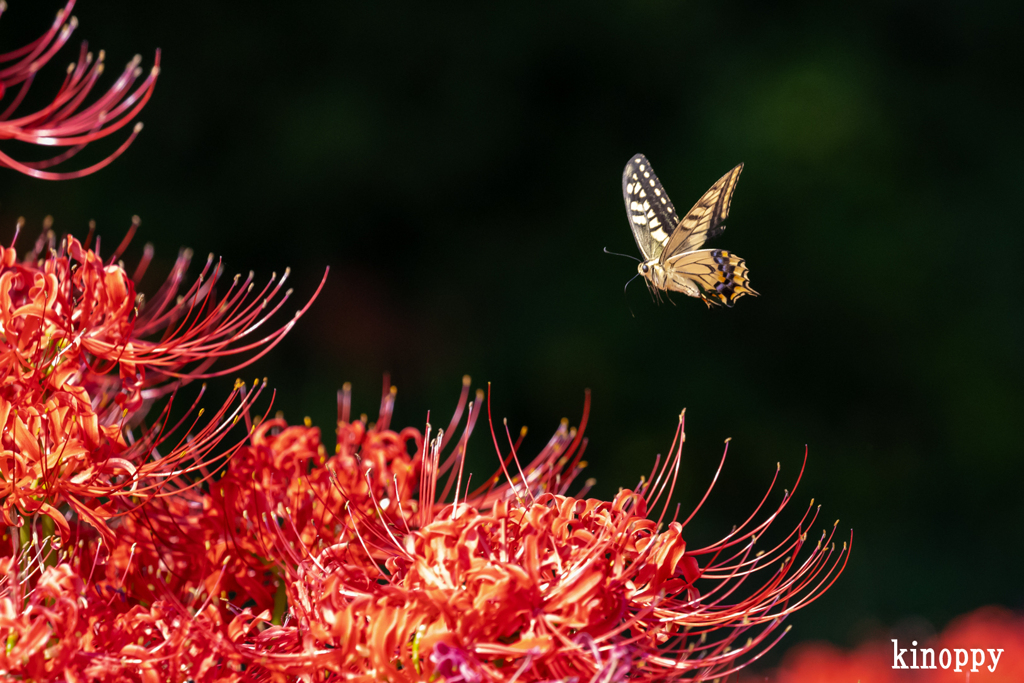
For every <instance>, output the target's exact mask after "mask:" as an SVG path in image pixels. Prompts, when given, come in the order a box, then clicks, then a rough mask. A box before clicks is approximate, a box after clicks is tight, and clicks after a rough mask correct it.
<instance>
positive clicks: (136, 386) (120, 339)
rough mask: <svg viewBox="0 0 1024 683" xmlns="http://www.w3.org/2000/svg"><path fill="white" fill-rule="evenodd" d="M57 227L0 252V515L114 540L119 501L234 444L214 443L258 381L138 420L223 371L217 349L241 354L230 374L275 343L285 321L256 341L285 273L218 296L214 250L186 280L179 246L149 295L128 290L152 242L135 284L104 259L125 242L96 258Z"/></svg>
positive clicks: (134, 500)
mask: <svg viewBox="0 0 1024 683" xmlns="http://www.w3.org/2000/svg"><path fill="white" fill-rule="evenodd" d="M137 224H138V221H137V220H136V221H134V222H133V230H132V231H130V233H131V232H133V231H134V228H135V227H136V226H137ZM52 235H53V233H52V231H47V233H45V234H44V236H43V237H42V238H40V240H38V241H37V243H36V245H35V248H34V249H33V250H32V251H30V252H29V253H28V254H27V255H26V256H25V258H24V259H23V260H21V261H19V260H18V255H17V252H16V250H15V249H14V247H10V248H0V425H2V427H3V437H2V446H3V451H2V453H0V477H2V482H0V492H2V495H0V501H2V502H0V515H2V517H3V520H4V522H5V523H6V524H8V525H9V526H18V525H19V524H21V523H22V521H23V520H24V519H25V518H28V517H31V516H32V515H35V514H37V513H38V514H41V515H44V516H46V517H47V518H48V519H49V520H51V521H52V522H53V523H55V524H56V526H57V532H58V533H57V535H56V537H55V538H54V541H56V542H59V543H65V542H67V541H68V540H69V539H70V534H71V527H70V525H69V522H68V515H67V514H66V511H67V512H72V513H74V514H76V515H77V516H78V517H79V518H80V519H81V520H82V521H83V522H85V523H86V524H88V525H90V526H92V527H93V528H94V529H95V530H96V531H97V533H98V534H99V535H100V536H101V537H102V538H104V539H105V540H106V541H107V542H108V543H112V542H113V541H114V536H115V534H114V531H113V528H112V520H115V519H116V518H117V517H118V516H120V515H121V514H122V513H123V511H124V510H125V509H129V508H134V507H138V506H139V505H142V504H143V503H144V502H145V501H146V500H148V499H149V498H152V497H154V496H161V495H165V494H166V492H167V491H168V490H171V489H173V486H174V485H175V481H176V480H178V479H179V478H180V477H181V476H182V475H184V474H187V473H189V472H192V471H200V470H203V469H204V468H207V467H209V466H210V465H212V464H213V463H214V462H216V461H217V460H218V459H220V458H223V457H224V455H225V453H230V452H231V451H233V450H234V447H232V448H228V449H227V450H226V451H223V450H222V451H218V450H217V448H218V446H219V445H221V442H222V441H223V439H224V437H225V435H226V434H227V432H228V431H229V429H230V427H231V426H232V424H233V423H234V422H235V421H236V420H237V419H238V416H239V415H241V414H242V413H245V412H246V411H247V410H248V409H249V407H250V406H251V405H252V404H253V401H254V400H255V398H256V396H257V395H258V394H259V390H260V388H261V387H260V386H257V387H255V391H253V390H250V391H248V392H247V391H246V390H245V387H244V386H243V385H238V386H236V389H235V391H234V392H232V394H231V396H230V397H229V398H228V400H227V401H226V402H225V403H224V404H223V405H222V406H221V407H220V408H219V409H218V410H217V411H215V413H214V414H213V415H211V416H206V417H205V418H203V419H200V418H199V416H198V415H195V414H194V413H195V411H194V410H188V411H186V412H185V414H184V416H178V417H177V418H176V419H175V421H174V422H172V421H171V414H172V408H173V407H174V403H175V402H174V400H173V397H172V398H171V400H168V401H167V402H166V403H165V404H164V408H163V410H162V411H161V412H160V414H159V415H158V416H157V417H156V419H155V420H154V421H153V424H152V425H151V426H150V427H149V428H144V429H141V430H136V429H134V428H135V427H136V426H137V425H138V424H139V422H140V421H141V420H142V419H143V417H144V416H145V412H146V409H147V408H148V407H149V406H150V405H151V404H152V403H153V401H154V400H155V399H157V398H160V397H161V396H165V395H167V394H173V393H174V391H175V389H176V388H177V387H178V386H180V385H181V384H182V383H183V382H184V381H187V380H192V379H197V378H204V377H209V376H212V375H213V374H218V373H210V372H209V371H208V370H209V367H210V364H211V363H212V362H214V361H215V360H217V359H218V358H219V357H223V356H228V355H234V354H244V355H246V356H247V357H246V358H245V359H244V360H242V361H240V362H239V363H237V364H236V365H234V366H233V367H231V368H228V369H226V370H222V371H220V372H221V373H223V372H232V373H233V372H236V371H237V370H238V369H240V368H241V367H244V366H245V365H247V364H248V363H251V362H252V361H253V360H255V359H256V358H258V357H259V356H260V355H262V354H263V353H265V352H266V351H267V350H269V348H271V347H273V346H274V345H275V344H276V343H277V342H278V341H279V340H280V339H281V338H282V337H283V336H284V334H285V333H287V331H288V330H289V329H291V327H292V326H293V325H294V319H293V320H292V321H289V322H288V323H287V324H285V325H284V326H282V327H280V328H278V329H277V330H274V331H272V332H270V333H269V334H266V335H263V336H262V338H254V337H255V335H256V334H257V331H258V328H259V327H260V326H261V325H262V324H263V323H264V322H265V321H266V320H267V319H268V318H269V317H271V316H272V315H273V314H274V313H276V312H277V311H278V310H279V309H280V308H281V306H283V305H284V303H285V301H287V299H288V297H289V295H290V293H291V292H290V291H289V292H285V293H283V295H282V292H281V289H282V284H283V282H284V280H285V279H286V278H287V272H286V273H285V276H284V277H282V278H276V277H275V278H272V279H271V280H270V282H268V283H267V284H266V285H265V286H264V287H263V288H262V290H259V291H258V292H254V291H253V286H252V275H251V274H250V276H249V277H248V278H246V279H245V280H241V279H240V278H239V277H237V276H236V278H235V279H234V281H233V282H232V283H231V284H230V286H228V287H227V291H226V293H224V294H223V295H222V296H220V297H215V286H216V284H217V283H218V281H219V279H220V276H221V273H222V267H221V265H220V263H215V262H214V259H213V257H212V256H211V257H210V258H209V259H207V262H206V265H205V267H204V268H203V270H202V272H201V273H200V275H199V277H198V278H197V279H196V280H195V282H194V283H193V284H192V285H191V286H189V287H187V288H186V287H184V286H183V284H184V276H185V272H186V269H187V267H188V264H189V261H190V260H191V252H190V251H187V250H186V251H183V252H181V253H180V254H179V256H178V259H177V261H176V263H175V265H174V267H173V269H172V272H171V275H170V277H169V278H168V279H167V281H166V282H165V283H164V285H163V287H162V288H161V289H160V290H159V291H158V292H157V294H156V296H154V297H153V298H152V299H151V300H150V301H148V302H144V301H143V299H142V297H140V296H137V295H136V291H135V287H136V282H137V280H138V278H139V277H141V274H142V273H144V272H145V269H146V266H147V265H148V261H149V258H150V256H151V251H150V250H147V253H146V256H145V257H144V258H143V261H142V262H141V263H140V265H139V268H138V269H136V275H135V278H134V279H133V278H129V277H128V275H127V273H126V272H125V270H124V269H123V268H122V267H120V266H118V265H114V264H113V262H114V261H116V260H117V258H118V256H119V255H120V252H121V251H122V249H123V248H124V247H125V246H126V243H127V240H126V241H125V242H122V245H121V246H120V247H119V248H118V249H117V250H116V251H115V252H114V254H113V255H112V256H111V257H110V259H109V260H108V261H107V262H104V261H103V260H102V259H101V258H100V255H99V253H98V251H97V250H92V249H88V248H86V246H85V245H83V244H82V243H81V242H79V241H78V240H77V239H75V238H74V237H67V238H66V239H63V240H61V241H60V242H59V244H55V243H54V241H53V237H52ZM130 236H131V235H130V234H129V237H130ZM97 249H98V247H97ZM307 307H308V304H307ZM305 310H306V309H305V308H304V309H302V311H299V313H298V314H297V315H301V314H302V312H304V311H305ZM194 407H195V406H193V408H194ZM192 485H195V483H193V484H192ZM169 487H170V489H169Z"/></svg>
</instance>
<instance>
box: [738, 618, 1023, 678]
mask: <svg viewBox="0 0 1024 683" xmlns="http://www.w3.org/2000/svg"><path fill="white" fill-rule="evenodd" d="M893 637H894V636H890V637H879V638H872V639H870V640H868V641H867V642H865V643H863V644H861V645H860V646H859V647H857V648H856V649H855V650H852V651H846V650H842V649H840V648H838V647H836V646H834V645H830V644H828V643H820V642H810V643H802V644H800V645H797V646H796V647H794V648H792V649H791V650H790V651H788V652H787V653H786V654H785V656H784V657H783V660H782V664H781V665H780V666H779V667H778V669H776V670H775V671H772V672H769V674H768V675H764V674H762V675H759V676H756V677H755V676H752V675H751V676H747V675H746V674H744V676H743V677H742V678H741V679H740V681H739V683H754V682H755V681H758V682H761V683H857V681H871V682H872V683H899V682H900V681H915V682H917V681H920V682H921V683H963V681H971V680H977V681H986V682H989V683H1017V682H1018V681H1022V680H1024V616H1021V615H1019V614H1014V613H1013V612H1010V611H1009V610H1007V609H1005V608H1003V607H994V606H993V607H982V608H980V609H978V610H975V611H974V612H971V613H969V614H965V615H963V616H960V617H957V618H956V619H954V620H953V621H952V622H950V624H949V625H948V626H947V627H946V628H945V629H944V630H943V631H942V632H941V633H939V634H938V635H936V636H933V637H930V638H921V639H920V642H918V641H917V640H911V639H910V638H896V640H897V641H898V643H899V644H900V649H903V651H904V654H903V658H902V660H896V662H895V664H896V666H897V667H899V666H901V663H902V664H905V665H906V666H907V667H908V668H907V669H906V670H904V669H902V668H893V666H894V651H893V643H892V640H893ZM912 643H913V645H912ZM911 648H913V649H916V650H917V652H918V653H921V651H922V650H924V649H926V648H927V649H929V650H933V651H934V668H922V667H921V666H920V665H921V664H925V663H931V659H926V658H925V657H924V655H920V656H919V657H918V658H912V657H913V655H911V653H910V652H909V651H908V650H909V649H911ZM944 649H945V650H948V651H949V652H950V653H955V651H956V650H957V649H960V650H961V651H964V652H971V658H968V659H967V663H966V664H964V665H962V666H958V665H957V663H956V662H957V660H956V657H955V655H951V656H950V657H949V659H948V660H944V659H943V657H942V655H941V652H942V650H944ZM990 649H991V650H993V651H998V652H999V657H998V660H997V661H996V662H995V664H993V659H992V657H991V655H990V654H988V651H989V650H990ZM972 650H974V651H977V650H980V651H981V652H982V653H984V654H985V661H984V664H982V665H978V666H975V665H974V663H973V656H974V652H972ZM897 652H898V650H897ZM931 656H932V655H931V654H929V657H931ZM963 658H966V655H964V656H963V657H962V659H963ZM943 661H946V663H947V666H946V667H945V668H944V667H943V666H942V662H943ZM911 665H913V666H916V667H917V668H915V669H910V666H911ZM956 669H959V671H957V670H956ZM972 669H974V671H973V672H972Z"/></svg>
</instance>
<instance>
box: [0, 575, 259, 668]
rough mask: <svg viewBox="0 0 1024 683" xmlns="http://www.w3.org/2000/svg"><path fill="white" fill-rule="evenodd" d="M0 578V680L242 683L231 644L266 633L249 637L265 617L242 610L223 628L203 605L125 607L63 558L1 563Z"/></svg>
mask: <svg viewBox="0 0 1024 683" xmlns="http://www.w3.org/2000/svg"><path fill="white" fill-rule="evenodd" d="M16 559H20V560H21V565H22V566H21V567H20V569H19V566H18V562H17V561H16ZM33 565H35V566H33ZM0 572H3V579H0V639H2V642H3V643H5V645H6V647H5V648H4V649H2V650H0V676H3V677H4V680H32V681H41V682H42V681H62V682H63V681H66V682H68V683H77V682H82V683H84V682H85V681H96V680H102V681H125V682H128V681H132V682H136V681H142V682H145V683H158V682H159V683H162V682H164V681H184V680H192V681H194V682H195V683H200V682H204V683H207V682H209V683H213V682H217V683H227V682H229V681H230V682H235V681H239V682H240V681H251V680H252V678H251V677H250V676H246V675H245V674H244V669H245V664H244V661H243V657H242V656H241V655H240V654H238V653H239V651H240V648H239V646H238V645H237V644H236V643H239V642H242V641H244V640H252V641H253V642H256V643H264V642H267V641H268V639H269V637H270V636H272V635H273V631H272V629H271V630H266V629H265V630H264V631H263V633H261V634H260V635H259V636H257V637H255V638H253V637H252V631H253V630H254V629H257V628H258V627H260V626H261V625H262V624H263V623H264V622H265V621H266V617H265V615H264V616H257V615H253V614H252V613H251V612H249V611H243V612H242V613H240V614H239V615H238V616H236V617H234V618H233V619H231V620H230V621H227V622H225V621H224V620H222V619H221V616H220V612H219V611H218V610H216V609H213V608H212V607H210V606H209V605H208V604H207V605H199V606H196V607H195V608H194V609H193V610H192V611H188V610H185V609H183V607H182V606H181V605H180V604H177V603H176V602H175V601H173V600H171V601H166V600H163V601H156V602H153V603H152V604H148V605H143V604H138V603H134V604H131V605H130V604H129V602H128V601H127V600H126V599H125V598H124V595H123V593H122V592H121V591H120V590H118V589H116V588H113V587H111V586H109V585H105V584H103V583H93V582H92V581H91V576H88V575H87V576H86V577H85V578H83V576H82V575H81V574H80V573H78V572H76V571H75V570H74V569H73V568H72V566H71V565H70V564H69V563H66V562H62V563H60V564H58V565H57V566H55V567H46V566H39V563H38V562H33V561H26V558H24V557H21V558H11V557H7V558H2V559H0ZM33 574H35V575H37V576H35V577H33V576H32V575H33Z"/></svg>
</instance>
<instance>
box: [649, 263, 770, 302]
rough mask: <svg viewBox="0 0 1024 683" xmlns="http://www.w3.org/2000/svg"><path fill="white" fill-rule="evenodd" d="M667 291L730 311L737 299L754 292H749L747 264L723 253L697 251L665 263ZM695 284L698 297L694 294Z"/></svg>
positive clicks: (754, 293)
mask: <svg viewBox="0 0 1024 683" xmlns="http://www.w3.org/2000/svg"><path fill="white" fill-rule="evenodd" d="M665 271H666V275H667V276H668V289H673V290H676V291H680V292H683V293H685V294H687V295H689V296H699V297H700V298H701V299H703V300H704V301H705V302H707V303H708V305H711V304H714V305H716V306H720V305H725V306H729V307H732V305H733V304H734V303H735V302H736V300H737V299H739V298H740V297H742V296H744V295H746V294H750V295H752V296H757V292H755V291H754V290H753V289H751V288H750V278H749V273H748V272H747V264H746V262H745V261H744V260H743V259H742V258H740V257H739V256H736V254H733V253H732V252H728V251H725V250H723V249H700V250H698V251H689V252H686V253H683V254H678V255H676V256H671V257H669V258H668V260H667V261H665ZM694 284H696V286H697V288H698V289H699V294H698V293H695V292H694V287H693V285H694Z"/></svg>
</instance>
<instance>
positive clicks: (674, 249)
mask: <svg viewBox="0 0 1024 683" xmlns="http://www.w3.org/2000/svg"><path fill="white" fill-rule="evenodd" d="M742 171H743V164H739V165H738V166H736V167H735V168H734V169H732V170H731V171H729V172H728V173H726V174H725V175H724V176H722V177H721V178H720V179H719V180H718V182H717V183H715V184H714V185H712V186H711V189H710V190H708V191H707V192H705V193H704V196H703V197H701V198H700V201H698V202H697V203H696V204H695V205H694V206H693V208H692V209H690V211H689V212H688V213H687V214H686V215H685V216H683V217H682V219H681V220H680V221H679V227H678V229H676V230H674V231H672V232H671V233H670V234H669V237H668V240H667V241H666V243H665V245H664V249H663V251H662V253H661V262H662V263H664V262H665V261H666V260H667V259H669V258H671V257H672V256H675V255H677V254H683V253H686V252H688V251H694V250H696V249H700V248H701V246H702V245H703V244H704V242H705V241H707V240H709V239H711V238H712V237H716V236H717V235H720V234H722V231H723V230H725V225H724V222H725V219H726V218H728V217H729V205H730V204H732V195H733V192H735V191H736V183H737V182H738V181H739V179H740V173H741V172H742ZM633 231H634V233H635V232H636V228H634V229H633Z"/></svg>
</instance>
